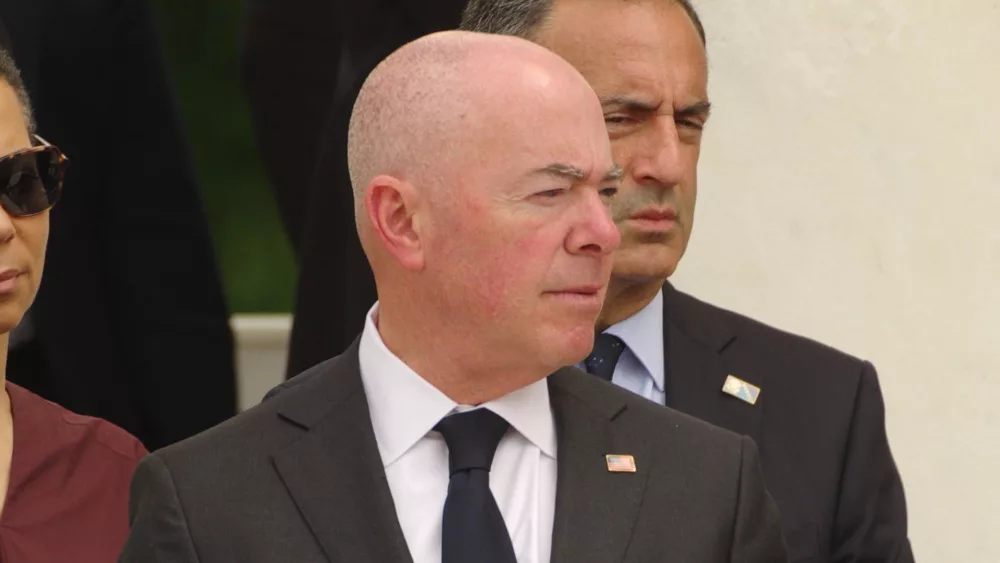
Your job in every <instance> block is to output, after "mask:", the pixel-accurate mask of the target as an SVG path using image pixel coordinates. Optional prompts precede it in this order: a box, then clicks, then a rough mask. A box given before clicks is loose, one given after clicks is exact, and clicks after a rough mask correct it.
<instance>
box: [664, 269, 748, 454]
mask: <svg viewBox="0 0 1000 563" xmlns="http://www.w3.org/2000/svg"><path fill="white" fill-rule="evenodd" d="M663 297H664V299H663V307H664V312H663V314H664V321H665V322H664V324H663V337H664V343H663V347H664V350H665V353H666V359H667V362H666V364H667V379H666V382H665V386H664V387H665V391H666V403H667V406H668V407H671V408H674V409H677V410H679V411H681V412H685V413H688V414H690V415H692V416H694V417H697V418H700V419H702V420H704V421H707V422H710V423H712V424H715V425H717V426H721V427H723V428H727V429H729V430H732V431H733V432H737V433H739V434H744V435H747V436H750V437H751V438H753V439H754V440H755V441H756V442H757V443H758V445H760V424H761V413H762V412H763V409H764V405H765V404H766V393H767V391H766V389H765V387H764V381H763V374H748V373H731V372H730V371H729V367H728V366H727V364H726V361H725V358H724V357H723V352H724V351H725V350H726V348H728V347H729V346H731V345H733V344H734V342H735V341H736V335H735V334H734V333H733V332H732V331H731V330H729V327H728V326H727V325H726V323H725V322H724V319H721V318H716V317H715V315H713V313H715V311H714V310H711V309H708V308H707V306H706V307H704V309H705V310H702V308H701V307H698V305H700V302H698V301H696V300H695V299H693V298H691V297H689V296H687V295H684V294H682V293H680V292H678V291H677V290H676V289H674V288H673V286H671V285H670V284H669V283H668V284H666V285H664V287H663ZM729 375H733V376H736V377H738V378H740V379H742V380H744V381H747V382H748V383H752V384H754V385H756V386H757V387H760V388H761V389H762V391H761V395H760V398H759V399H758V401H757V404H756V405H751V404H749V403H745V402H743V401H741V400H740V399H737V398H735V397H732V396H730V395H727V394H726V393H724V392H723V391H722V386H723V385H724V384H725V382H726V378H727V377H728V376H729Z"/></svg>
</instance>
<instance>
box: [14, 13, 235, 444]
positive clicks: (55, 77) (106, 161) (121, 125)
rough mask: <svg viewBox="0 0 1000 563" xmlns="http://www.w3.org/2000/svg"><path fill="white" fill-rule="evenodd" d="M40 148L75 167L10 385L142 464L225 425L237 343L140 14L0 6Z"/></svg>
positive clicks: (19, 332) (155, 50)
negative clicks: (54, 150)
mask: <svg viewBox="0 0 1000 563" xmlns="http://www.w3.org/2000/svg"><path fill="white" fill-rule="evenodd" d="M0 21H2V22H3V24H4V25H5V26H6V28H7V33H8V34H9V36H10V37H9V39H10V44H11V45H10V46H11V53H12V54H13V58H14V59H15V60H16V61H17V63H18V65H19V66H20V68H21V71H22V73H23V79H24V84H25V85H26V88H27V91H28V93H30V94H31V96H32V101H33V102H34V110H35V119H36V120H37V122H38V126H39V128H41V129H43V130H44V131H45V136H46V139H48V140H49V141H51V142H52V143H54V144H56V145H58V146H59V147H60V148H61V149H63V150H64V151H66V153H67V154H70V155H72V158H73V169H72V170H71V171H70V173H69V175H68V177H67V178H66V190H65V193H64V195H63V197H62V199H61V200H60V202H59V205H58V206H56V207H55V208H54V209H53V211H52V227H51V232H50V239H49V245H48V251H47V255H46V276H45V282H44V283H43V284H42V286H41V288H40V289H39V292H38V298H37V299H36V300H35V302H34V304H33V305H32V307H31V309H30V310H29V311H28V313H27V315H26V316H25V318H24V320H23V321H22V322H21V324H20V325H19V326H18V327H17V329H16V330H14V331H13V332H12V333H11V337H10V340H11V341H10V348H11V352H10V358H9V361H8V375H9V377H10V379H11V381H14V382H16V383H19V384H21V385H23V386H24V387H26V388H28V389H30V390H32V391H34V392H36V393H38V394H39V395H41V396H43V397H45V398H46V399H49V400H51V401H54V402H57V403H59V404H60V405H62V406H64V407H67V408H69V409H70V410H72V411H74V412H79V413H81V414H87V415H91V416H98V417H101V418H104V419H107V420H109V421H111V422H114V423H115V424H117V425H119V426H122V427H123V428H125V429H126V430H128V431H130V432H131V433H133V434H134V435H136V436H137V437H139V438H140V439H141V440H142V441H143V443H144V444H146V445H147V446H148V447H149V448H150V449H157V448H159V447H162V446H164V445H166V444H170V443H173V442H176V441H178V440H181V439H183V438H186V437H188V436H191V435H193V434H196V433H197V432H199V431H201V430H204V429H206V428H208V427H209V426H212V425H213V424H216V423H218V422H221V421H223V420H225V419H226V418H229V417H231V416H232V415H234V414H235V413H236V380H235V366H234V358H233V340H232V334H231V333H230V329H229V324H228V320H229V319H228V311H227V310H226V304H225V300H224V298H223V295H222V287H221V283H220V281H219V276H218V272H217V269H216V264H215V254H214V252H213V248H212V241H211V237H210V234H209V232H208V224H207V221H206V220H205V216H204V213H203V210H202V207H201V201H200V197H199V193H198V182H197V179H196V178H195V175H194V166H193V163H192V161H191V159H190V156H189V154H188V150H187V147H186V144H185V140H184V137H183V132H182V130H181V126H180V119H179V115H178V111H177V108H176V107H175V105H174V100H173V96H172V92H171V89H170V86H169V84H168V80H167V73H166V68H165V61H164V60H163V57H162V54H161V52H160V46H159V44H158V37H157V35H156V30H155V27H154V22H153V14H152V12H151V9H150V7H149V3H148V1H147V0H124V1H118V0H114V1H112V0H88V1H84V2H51V1H47V0H39V1H34V0H33V1H30V2H24V1H23V0H0Z"/></svg>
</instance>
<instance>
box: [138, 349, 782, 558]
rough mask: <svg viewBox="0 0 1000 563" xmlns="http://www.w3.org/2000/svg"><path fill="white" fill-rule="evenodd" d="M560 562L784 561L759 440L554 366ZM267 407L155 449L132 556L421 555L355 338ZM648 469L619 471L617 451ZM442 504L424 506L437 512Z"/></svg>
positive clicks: (145, 474) (141, 491) (143, 471)
mask: <svg viewBox="0 0 1000 563" xmlns="http://www.w3.org/2000/svg"><path fill="white" fill-rule="evenodd" d="M549 390H550V398H551V403H552V408H553V412H554V414H555V419H556V424H557V434H558V452H559V453H558V483H557V493H556V511H555V521H554V526H553V538H552V559H551V560H552V561H553V562H554V563H588V562H593V563H612V562H623V561H624V562H632V563H639V562H642V563H646V562H660V561H664V562H665V561H670V562H678V563H714V562H719V563H721V562H734V563H735V562H740V563H778V562H784V561H786V555H785V548H784V543H783V540H782V536H781V532H780V526H779V519H778V513H777V509H776V508H775V505H774V503H773V501H772V500H771V499H770V497H769V496H768V495H767V493H766V492H765V489H764V483H763V478H762V476H761V473H760V468H759V463H758V457H757V450H756V447H755V446H754V444H753V442H752V441H751V440H750V439H748V438H745V437H740V436H738V435H736V434H733V433H731V432H729V431H727V430H723V429H720V428H717V427H714V426H710V425H708V424H707V423H704V422H701V421H698V420H696V419H693V418H690V417H688V416H686V415H683V414H681V413H678V412H675V411H673V410H670V409H665V408H663V407H662V406H659V405H656V404H654V403H652V402H649V401H646V400H645V399H643V398H641V397H637V396H635V395H632V394H630V393H628V392H626V391H623V390H620V389H618V388H616V387H614V386H612V385H610V384H608V383H604V382H602V381H598V380H597V379H596V378H594V377H591V376H589V375H586V374H584V373H582V372H579V371H577V370H575V369H572V368H567V369H564V370H561V371H559V372H557V373H555V374H553V375H552V376H550V377H549ZM277 391H279V392H277V393H272V396H271V398H270V399H267V400H265V401H264V402H263V403H262V404H261V405H259V406H258V407H256V408H254V409H252V410H250V411H248V412H246V413H243V414H241V415H239V416H237V417H236V418H234V419H232V420H230V421H228V422H226V423H223V424H222V425H220V426H218V427H216V428H214V429H212V430H209V431H208V432H205V433H203V434H201V435H199V436H196V437H194V438H192V439H190V440H187V441H184V442H181V443H179V444H176V445H174V446H171V447H168V448H165V449H163V450H160V451H158V452H156V453H154V454H152V455H150V456H149V457H147V458H146V459H145V460H144V461H143V462H142V463H141V465H140V466H139V468H138V470H137V471H136V474H135V477H134V479H133V482H132V499H131V507H130V512H131V523H132V532H131V535H130V537H129V539H128V542H127V543H126V546H125V549H124V552H123V553H122V556H121V559H120V561H121V562H123V563H167V562H169V563H194V562H203V563H221V562H228V561H240V562H261V563H263V562H268V563H270V562H281V563H284V562H291V561H294V562H296V563H303V562H317V563H319V562H330V563H341V562H343V563H348V562H349V563H383V562H385V563H396V562H398V563H409V562H410V561H411V559H410V555H409V552H408V549H407V546H406V542H405V540H404V538H403V534H402V531H401V530H400V527H399V523H398V522H397V520H396V514H395V508H394V505H393V500H392V496H391V494H390V492H389V488H388V484H387V482H386V477H385V472H384V471H383V467H382V462H381V459H380V457H379V453H378V448H377V445H376V443H375V435H374V432H373V430H372V425H371V419H370V417H369V413H368V406H367V401H366V399H365V394H364V388H363V386H362V383H361V377H360V371H359V368H358V349H357V342H355V344H354V345H353V346H352V347H351V348H349V349H348V351H347V352H345V353H344V354H343V355H341V356H338V357H336V358H333V359H332V360H329V361H327V362H324V363H322V364H319V365H318V366H316V367H314V368H313V369H310V370H309V371H307V372H305V373H303V374H301V375H299V376H298V377H296V378H294V379H292V380H290V381H289V382H287V383H285V384H284V385H282V386H281V387H279V388H278V390H277ZM609 453H611V454H631V455H633V456H634V457H635V461H636V465H637V467H638V471H637V472H636V473H610V472H609V471H608V469H607V465H606V461H605V457H604V456H605V454H609ZM440 510H442V507H437V506H429V507H427V514H428V517H438V513H439V511H440Z"/></svg>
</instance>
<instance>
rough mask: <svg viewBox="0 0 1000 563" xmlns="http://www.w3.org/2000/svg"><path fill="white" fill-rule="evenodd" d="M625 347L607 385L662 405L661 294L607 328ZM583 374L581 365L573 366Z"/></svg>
mask: <svg viewBox="0 0 1000 563" xmlns="http://www.w3.org/2000/svg"><path fill="white" fill-rule="evenodd" d="M604 332H605V333H606V334H613V335H615V336H617V337H618V338H621V339H622V341H623V342H624V343H625V351H624V352H622V355H621V357H620V358H619V359H618V364H617V365H615V373H614V375H613V376H612V379H611V382H612V383H614V384H615V385H617V386H619V387H621V388H623V389H628V390H629V391H631V392H633V393H635V394H637V395H641V396H643V397H645V398H647V399H649V400H651V401H654V402H656V403H659V404H661V405H662V404H664V398H665V396H664V392H663V380H664V372H665V368H664V357H663V290H662V289H661V290H660V292H659V293H657V294H656V297H655V298H653V300H652V301H650V302H649V304H648V305H646V306H645V307H643V308H642V309H641V310H640V311H639V312H638V313H636V314H634V315H632V316H631V317H629V318H627V319H625V320H624V321H622V322H620V323H618V324H615V325H612V326H610V327H608V329H607V330H605V331H604ZM577 367H579V368H580V369H583V370H585V371H586V368H584V366H583V364H582V363H580V364H578V365H577Z"/></svg>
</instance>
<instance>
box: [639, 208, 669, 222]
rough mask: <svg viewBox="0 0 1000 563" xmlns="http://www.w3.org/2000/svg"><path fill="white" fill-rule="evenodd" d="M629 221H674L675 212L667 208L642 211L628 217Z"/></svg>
mask: <svg viewBox="0 0 1000 563" xmlns="http://www.w3.org/2000/svg"><path fill="white" fill-rule="evenodd" d="M629 219H634V220H640V221H671V222H672V221H676V220H677V212H676V211H674V210H673V209H671V208H669V207H667V208H663V209H654V208H651V209H644V210H642V211H640V212H638V213H635V214H634V215H632V216H630V217H629Z"/></svg>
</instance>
